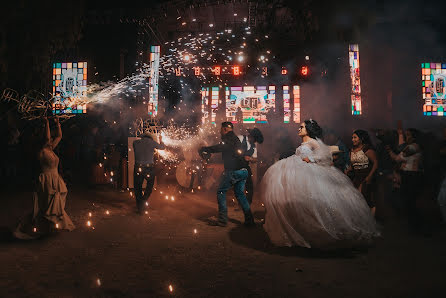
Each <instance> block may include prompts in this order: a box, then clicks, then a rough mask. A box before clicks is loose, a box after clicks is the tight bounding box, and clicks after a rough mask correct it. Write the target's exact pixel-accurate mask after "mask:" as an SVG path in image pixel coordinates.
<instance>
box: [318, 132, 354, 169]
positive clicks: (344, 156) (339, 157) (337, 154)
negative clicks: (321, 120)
mask: <svg viewBox="0 0 446 298" xmlns="http://www.w3.org/2000/svg"><path fill="white" fill-rule="evenodd" d="M324 143H325V144H327V145H329V146H337V150H335V151H332V154H333V165H334V166H335V167H336V168H338V169H339V170H341V171H344V170H345V169H346V168H347V166H348V164H349V163H350V154H349V152H348V149H347V146H346V145H345V144H344V143H343V142H342V140H341V138H340V137H339V136H338V135H337V134H336V133H335V132H334V131H329V132H328V133H326V134H325V135H324ZM333 148H335V147H333Z"/></svg>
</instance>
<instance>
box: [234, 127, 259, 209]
mask: <svg viewBox="0 0 446 298" xmlns="http://www.w3.org/2000/svg"><path fill="white" fill-rule="evenodd" d="M238 138H239V140H240V142H241V143H242V150H243V151H244V159H245V168H246V169H247V170H248V179H246V184H245V191H246V198H247V199H248V202H249V204H250V205H251V203H252V197H253V195H254V183H253V181H252V170H251V167H250V166H249V163H250V162H257V147H256V143H258V144H262V143H263V134H262V132H261V131H260V130H259V129H258V128H253V129H248V135H239V136H238Z"/></svg>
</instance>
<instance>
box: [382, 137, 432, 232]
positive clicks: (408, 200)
mask: <svg viewBox="0 0 446 298" xmlns="http://www.w3.org/2000/svg"><path fill="white" fill-rule="evenodd" d="M418 136H419V131H418V130H416V129H414V128H409V129H407V130H405V131H404V134H403V130H402V129H401V128H399V129H398V145H399V147H400V148H401V149H402V150H401V152H400V153H399V154H395V153H394V152H393V151H392V149H391V148H390V147H387V150H388V152H389V154H390V156H391V158H392V159H393V160H395V161H396V162H398V163H399V164H400V175H401V194H402V197H403V200H404V201H405V204H406V209H407V213H408V214H407V215H408V221H409V226H410V227H411V228H412V229H414V230H416V231H419V230H420V229H422V228H423V227H422V224H423V223H422V217H421V214H420V212H419V210H418V208H417V203H416V201H417V198H418V196H419V194H420V191H421V189H422V185H423V171H422V164H421V163H422V151H421V147H420V145H419V144H418V140H417V139H418Z"/></svg>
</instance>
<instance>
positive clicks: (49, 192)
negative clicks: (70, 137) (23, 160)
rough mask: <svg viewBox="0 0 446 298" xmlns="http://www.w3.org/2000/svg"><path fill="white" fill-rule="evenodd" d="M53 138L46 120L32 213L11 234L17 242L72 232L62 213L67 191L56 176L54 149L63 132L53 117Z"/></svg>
mask: <svg viewBox="0 0 446 298" xmlns="http://www.w3.org/2000/svg"><path fill="white" fill-rule="evenodd" d="M54 120H55V123H56V126H57V132H56V136H55V137H54V138H51V131H50V125H49V123H48V119H47V118H45V137H44V140H43V141H44V143H43V146H42V147H41V149H40V151H39V153H38V159H39V162H40V168H41V172H40V174H39V177H38V181H37V185H36V189H35V191H34V194H33V201H34V204H33V211H32V213H31V214H29V215H27V216H26V217H25V218H24V219H23V220H22V221H21V222H20V223H19V225H18V227H17V228H16V230H15V231H14V236H15V237H16V238H19V239H24V240H27V239H36V238H39V237H41V236H43V235H45V234H48V233H50V232H51V231H54V230H56V229H65V230H69V231H71V230H73V229H74V224H73V222H72V221H71V219H70V217H69V216H68V215H67V213H66V212H65V202H66V197H67V192H68V190H67V187H66V185H65V182H64V181H63V179H62V177H61V176H60V175H59V172H58V165H59V157H57V155H56V154H55V153H54V151H53V149H54V148H55V147H56V146H57V144H59V142H60V140H61V138H62V129H61V127H60V123H59V119H58V118H57V117H56V118H55V119H54Z"/></svg>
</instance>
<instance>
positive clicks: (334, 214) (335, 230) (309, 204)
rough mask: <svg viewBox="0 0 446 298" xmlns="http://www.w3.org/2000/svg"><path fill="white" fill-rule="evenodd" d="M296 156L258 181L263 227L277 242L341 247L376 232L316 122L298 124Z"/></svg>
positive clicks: (367, 239)
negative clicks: (335, 165)
mask: <svg viewBox="0 0 446 298" xmlns="http://www.w3.org/2000/svg"><path fill="white" fill-rule="evenodd" d="M299 136H300V137H301V138H302V145H301V146H300V147H299V148H297V150H296V154H294V155H293V156H290V157H288V158H286V159H282V160H280V161H278V162H277V163H275V164H274V165H272V166H271V167H270V168H269V169H268V171H267V172H266V173H265V176H264V177H263V180H262V185H263V188H264V192H263V196H264V198H263V199H264V203H265V208H266V218H265V225H264V228H265V230H266V232H267V233H268V235H269V238H270V239H271V241H272V243H274V244H275V245H278V246H295V245H298V246H303V247H308V248H310V247H313V248H339V247H349V246H355V245H364V244H369V243H370V242H371V241H372V240H373V238H375V237H377V236H379V232H378V231H377V228H376V222H375V220H374V218H373V216H372V214H371V212H370V208H369V207H368V205H367V202H366V201H365V199H364V197H363V196H362V195H361V193H360V192H359V191H358V190H357V189H356V188H355V187H354V186H353V184H352V183H351V181H350V179H349V178H348V177H347V176H345V175H344V174H343V173H342V172H340V171H339V170H338V169H336V168H335V167H334V166H332V155H331V152H330V149H329V148H328V146H327V145H325V144H324V143H323V142H322V141H321V140H320V139H319V138H320V137H321V136H322V129H321V128H320V126H319V125H318V124H317V122H316V121H314V120H311V119H310V120H305V121H304V122H303V123H302V124H301V126H300V127H299Z"/></svg>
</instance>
